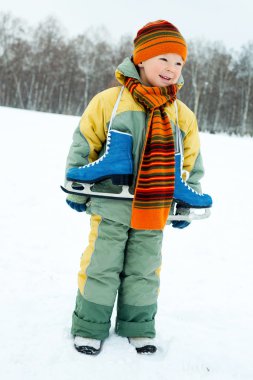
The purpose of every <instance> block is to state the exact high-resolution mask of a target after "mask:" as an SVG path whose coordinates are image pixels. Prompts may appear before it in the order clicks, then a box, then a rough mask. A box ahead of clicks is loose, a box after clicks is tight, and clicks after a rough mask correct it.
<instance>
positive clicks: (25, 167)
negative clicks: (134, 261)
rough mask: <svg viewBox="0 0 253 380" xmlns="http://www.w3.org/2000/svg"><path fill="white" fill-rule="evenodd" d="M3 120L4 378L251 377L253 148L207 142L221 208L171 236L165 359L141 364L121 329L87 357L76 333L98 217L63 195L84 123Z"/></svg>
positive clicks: (0, 324) (0, 273) (6, 113)
mask: <svg viewBox="0 0 253 380" xmlns="http://www.w3.org/2000/svg"><path fill="white" fill-rule="evenodd" d="M0 123H1V124H0V126H1V140H0V144H1V145H0V155H1V206H0V207H1V212H0V231H1V243H0V244H1V245H0V246H1V256H0V289H1V313H0V337H1V338H0V339H1V340H0V342H1V344H0V352H1V353H0V362H1V363H0V364H1V365H0V378H1V379H3V380H10V379H11V380H16V379H25V380H34V379H36V380H42V379H43V380H51V379H61V380H68V379H74V380H79V379H80V380H81V379H82V380H97V379H103V380H109V379H110V380H112V379H119V378H122V379H124V380H125V379H126V380H128V379H129V380H130V379H131V380H132V379H145V380H149V379H150V380H151V379H152V380H154V379H162V380H163V379H171V380H184V379H185V380H186V379H187V380H189V379H190V380H197V379H215V380H220V379H221V380H233V379H243V380H248V379H250V380H252V379H253V364H252V342H253V327H252V326H253V305H252V298H251V297H252V289H253V276H252V271H253V250H252V246H253V238H252V216H253V207H252V187H253V186H252V185H253V177H252V162H253V139H251V138H247V137H245V138H239V137H229V136H226V135H210V134H203V133H201V143H202V153H203V156H204V163H205V168H206V176H205V179H204V180H203V182H202V184H203V189H204V191H206V192H208V193H210V194H211V195H212V196H213V199H214V207H213V209H212V215H211V217H210V218H209V219H208V220H205V221H195V222H194V223H192V224H191V226H190V227H189V228H188V229H185V230H174V229H172V228H171V227H166V230H165V238H164V245H163V268H162V273H161V292H160V297H159V312H158V315H157V320H156V321H157V322H156V326H157V339H158V341H159V342H160V347H159V351H158V352H157V353H156V354H155V355H153V356H152V357H150V356H140V355H137V354H136V353H135V349H134V348H133V347H131V346H130V345H129V344H128V342H127V340H126V339H125V338H121V337H118V336H116V335H115V333H114V330H113V327H112V329H111V334H110V337H109V338H108V339H107V340H106V341H105V343H104V346H103V351H102V353H101V354H100V355H99V356H98V357H87V356H84V355H82V354H79V353H77V352H76V351H75V350H74V348H73V341H72V337H71V334H70V325H71V314H72V311H73V308H74V302H75V296H76V290H77V278H76V277H77V271H78V269H79V258H80V255H81V253H82V251H83V249H84V248H85V246H86V244H87V236H88V231H89V217H88V216H87V215H84V214H79V213H76V212H74V211H73V210H71V209H70V208H69V207H67V205H66V204H65V195H64V193H63V192H61V190H60V187H59V186H60V184H61V183H62V182H63V176H64V167H65V160H66V156H67V152H68V149H69V146H70V143H71V139H72V133H73V130H74V128H75V127H76V125H77V123H78V118H76V117H71V116H62V115H53V114H46V113H38V112H31V111H22V110H16V109H11V108H4V107H0ZM114 318H115V314H113V319H112V321H114ZM112 326H113V323H112Z"/></svg>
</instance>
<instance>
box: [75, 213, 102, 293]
mask: <svg viewBox="0 0 253 380" xmlns="http://www.w3.org/2000/svg"><path fill="white" fill-rule="evenodd" d="M101 221H102V217H101V216H100V215H92V216H91V220H90V224H91V231H90V234H89V245H88V247H87V248H86V249H85V251H84V253H83V254H82V257H81V262H80V271H79V272H78V288H79V290H80V292H81V294H82V295H83V294H84V287H85V284H86V281H87V274H86V270H87V268H88V266H89V264H90V261H91V257H92V254H93V252H94V250H95V244H96V240H97V237H98V228H99V224H100V223H101Z"/></svg>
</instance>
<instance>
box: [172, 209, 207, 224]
mask: <svg viewBox="0 0 253 380" xmlns="http://www.w3.org/2000/svg"><path fill="white" fill-rule="evenodd" d="M210 215H211V211H210V208H205V209H203V208H202V209H195V208H194V209H191V208H190V213H189V214H188V215H170V216H169V218H168V221H169V222H172V221H173V220H178V221H185V222H191V221H192V220H202V219H207V218H209V216H210Z"/></svg>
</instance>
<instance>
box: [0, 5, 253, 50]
mask: <svg viewBox="0 0 253 380" xmlns="http://www.w3.org/2000/svg"><path fill="white" fill-rule="evenodd" d="M0 11H2V12H8V11H10V12H11V13H12V14H13V15H14V16H18V17H21V18H23V19H25V20H26V21H28V23H29V24H30V25H32V26H35V25H36V24H38V22H39V21H43V19H45V18H46V17H47V16H49V15H53V16H54V17H56V18H57V19H58V20H59V21H61V23H62V24H63V26H64V27H65V28H66V31H67V33H68V35H70V36H72V35H77V34H78V33H82V32H83V31H85V30H86V29H87V28H88V27H90V26H93V27H97V26H99V25H104V26H105V27H106V28H107V29H108V31H109V32H110V34H111V35H112V37H113V38H114V40H116V41H117V40H118V37H120V36H121V35H122V34H130V35H131V36H133V37H134V36H135V34H136V31H137V30H138V29H139V28H140V27H142V26H143V25H144V24H146V23H147V22H149V21H154V20H157V19H165V20H168V21H171V22H172V23H174V24H175V25H176V26H177V27H178V28H179V30H180V31H181V33H182V34H183V35H184V37H185V38H186V40H187V39H189V38H201V39H202V38H205V39H208V40H211V41H213V40H220V41H223V42H224V44H225V45H226V46H227V47H229V48H234V49H238V48H239V47H240V46H241V45H243V44H245V43H247V41H249V40H253V16H252V15H253V0H239V1H235V0H206V1H205V0H68V1H67V0H37V1H36V0H0Z"/></svg>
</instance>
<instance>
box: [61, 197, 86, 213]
mask: <svg viewBox="0 0 253 380" xmlns="http://www.w3.org/2000/svg"><path fill="white" fill-rule="evenodd" d="M66 202H67V204H68V205H69V207H71V208H72V209H73V210H75V211H77V212H83V211H85V210H86V202H87V197H86V196H82V195H75V194H69V195H68V196H67V199H66Z"/></svg>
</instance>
